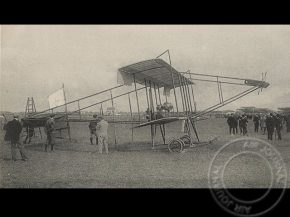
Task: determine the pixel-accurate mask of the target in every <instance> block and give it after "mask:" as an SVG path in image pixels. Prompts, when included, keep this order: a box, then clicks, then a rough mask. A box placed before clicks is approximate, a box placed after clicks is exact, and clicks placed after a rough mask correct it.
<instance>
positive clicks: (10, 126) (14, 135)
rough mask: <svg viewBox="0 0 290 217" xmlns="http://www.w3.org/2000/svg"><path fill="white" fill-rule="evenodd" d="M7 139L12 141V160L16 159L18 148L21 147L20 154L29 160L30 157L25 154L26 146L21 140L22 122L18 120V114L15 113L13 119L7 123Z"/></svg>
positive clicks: (24, 159)
mask: <svg viewBox="0 0 290 217" xmlns="http://www.w3.org/2000/svg"><path fill="white" fill-rule="evenodd" d="M5 129H6V133H7V137H8V138H7V139H8V140H9V141H10V142H11V155H12V160H13V161H16V148H18V149H19V151H20V155H21V158H22V160H23V161H26V160H28V157H27V156H26V154H25V150H24V146H23V144H22V143H21V142H20V137H21V132H22V124H21V123H20V121H19V120H18V116H17V115H14V118H13V120H12V121H9V122H8V123H7V125H6V128H5Z"/></svg>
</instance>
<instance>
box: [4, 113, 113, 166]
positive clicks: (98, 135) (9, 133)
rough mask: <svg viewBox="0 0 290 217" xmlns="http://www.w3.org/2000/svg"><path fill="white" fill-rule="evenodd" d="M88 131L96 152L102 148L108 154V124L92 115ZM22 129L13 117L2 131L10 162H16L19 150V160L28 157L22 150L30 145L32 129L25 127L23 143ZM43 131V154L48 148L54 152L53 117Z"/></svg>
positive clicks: (17, 119) (99, 117) (17, 118)
mask: <svg viewBox="0 0 290 217" xmlns="http://www.w3.org/2000/svg"><path fill="white" fill-rule="evenodd" d="M88 127H89V130H90V142H91V145H94V143H93V137H95V139H96V145H98V151H99V153H100V154H102V152H103V147H104V149H105V153H106V154H108V153H109V149H108V122H107V121H105V120H104V118H103V117H102V116H97V115H93V120H91V121H90V123H89V126H88ZM22 128H23V123H22V122H21V120H19V116H18V115H14V116H13V120H11V121H9V122H7V123H6V124H5V125H4V127H3V129H4V130H5V131H6V133H5V136H4V140H5V141H9V142H10V144H11V156H12V160H13V161H16V160H17V155H16V150H17V149H19V152H20V155H21V159H22V160H23V161H27V160H28V157H27V154H26V151H25V148H24V144H26V143H27V142H28V143H30V141H31V137H32V136H33V135H34V128H33V126H30V125H29V124H28V125H27V127H26V132H27V136H26V138H25V139H24V141H21V137H22ZM44 130H45V133H46V142H45V146H44V150H45V152H47V148H48V147H49V146H50V150H51V151H52V152H53V151H54V145H55V131H56V129H55V115H54V114H51V115H50V117H49V118H48V119H47V120H46V122H45V125H44Z"/></svg>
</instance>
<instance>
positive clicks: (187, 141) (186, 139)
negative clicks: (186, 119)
mask: <svg viewBox="0 0 290 217" xmlns="http://www.w3.org/2000/svg"><path fill="white" fill-rule="evenodd" d="M179 139H180V140H181V141H182V142H183V143H184V145H185V146H191V143H192V139H191V137H190V136H189V135H184V136H182V137H180V138H179Z"/></svg>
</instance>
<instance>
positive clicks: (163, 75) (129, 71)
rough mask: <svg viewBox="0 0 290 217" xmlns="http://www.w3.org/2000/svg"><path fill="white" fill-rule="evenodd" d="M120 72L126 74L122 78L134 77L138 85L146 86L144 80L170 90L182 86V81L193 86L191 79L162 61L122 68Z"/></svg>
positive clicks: (151, 61)
mask: <svg viewBox="0 0 290 217" xmlns="http://www.w3.org/2000/svg"><path fill="white" fill-rule="evenodd" d="M119 72H120V73H124V74H122V76H125V75H128V76H133V77H134V79H135V81H136V82H137V83H140V84H144V80H146V81H148V82H152V83H156V84H158V86H159V87H168V88H170V89H172V88H175V87H179V86H180V85H182V84H181V82H180V79H182V80H186V82H187V83H188V84H193V82H192V81H191V80H190V79H188V78H186V77H185V76H183V75H182V74H181V73H180V72H178V71H177V70H176V69H174V68H173V67H172V66H171V65H169V64H168V63H166V62H165V61H164V60H162V59H151V60H146V61H142V62H138V63H134V64H132V65H129V66H125V67H122V68H120V69H119ZM171 76H172V77H171ZM172 80H173V81H174V82H172ZM132 82H133V81H132Z"/></svg>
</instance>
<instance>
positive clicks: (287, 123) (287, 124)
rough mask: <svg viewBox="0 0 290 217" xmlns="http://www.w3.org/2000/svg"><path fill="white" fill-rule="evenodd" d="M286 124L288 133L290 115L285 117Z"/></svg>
mask: <svg viewBox="0 0 290 217" xmlns="http://www.w3.org/2000/svg"><path fill="white" fill-rule="evenodd" d="M285 122H286V129H287V130H286V131H287V133H289V132H290V114H287V115H285Z"/></svg>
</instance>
